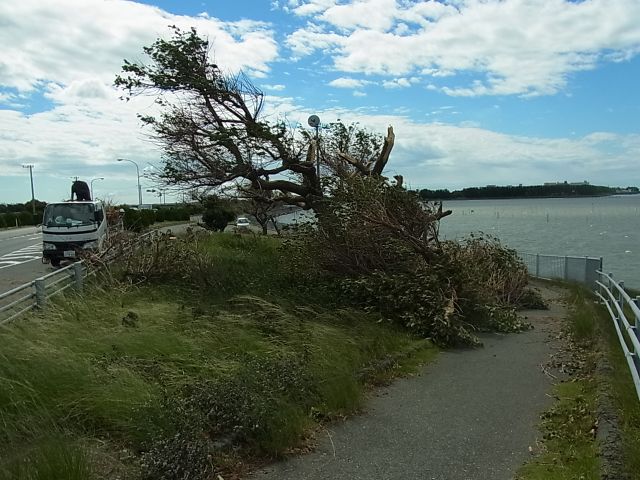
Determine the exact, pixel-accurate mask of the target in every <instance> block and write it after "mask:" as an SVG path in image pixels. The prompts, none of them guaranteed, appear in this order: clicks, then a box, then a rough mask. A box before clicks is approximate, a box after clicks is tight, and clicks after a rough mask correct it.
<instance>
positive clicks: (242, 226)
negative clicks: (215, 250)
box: [236, 217, 251, 232]
mask: <svg viewBox="0 0 640 480" xmlns="http://www.w3.org/2000/svg"><path fill="white" fill-rule="evenodd" d="M250 226H251V223H250V222H249V219H248V218H247V217H238V219H237V220H236V232H248V231H249V227H250Z"/></svg>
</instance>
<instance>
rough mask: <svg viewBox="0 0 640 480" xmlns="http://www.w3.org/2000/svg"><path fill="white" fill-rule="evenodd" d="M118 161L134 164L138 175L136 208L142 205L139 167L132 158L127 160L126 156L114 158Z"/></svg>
mask: <svg viewBox="0 0 640 480" xmlns="http://www.w3.org/2000/svg"><path fill="white" fill-rule="evenodd" d="M116 160H118V161H119V162H130V163H133V164H134V165H135V166H136V175H137V176H138V208H141V207H142V188H141V187H140V168H138V164H137V163H136V162H134V161H133V160H129V159H128V158H118V159H116Z"/></svg>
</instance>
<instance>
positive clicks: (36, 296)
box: [0, 261, 88, 325]
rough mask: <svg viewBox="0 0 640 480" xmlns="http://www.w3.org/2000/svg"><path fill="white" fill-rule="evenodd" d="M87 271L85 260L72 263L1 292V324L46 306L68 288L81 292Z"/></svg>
mask: <svg viewBox="0 0 640 480" xmlns="http://www.w3.org/2000/svg"><path fill="white" fill-rule="evenodd" d="M87 272H88V270H87V268H86V266H85V264H84V262H82V261H80V262H77V263H72V264H71V265H67V266H66V267H64V268H61V269H59V270H56V271H55V272H51V273H49V274H47V275H44V276H42V277H39V278H36V279H35V280H32V281H31V282H29V283H25V284H24V285H20V286H19V287H16V288H14V289H12V290H9V291H8V292H4V293H2V294H0V325H2V324H5V323H7V322H10V321H11V320H13V319H15V318H17V317H19V316H20V315H22V314H23V313H26V312H28V311H29V310H33V309H34V308H44V307H45V306H46V304H47V300H48V299H49V298H50V297H52V296H54V295H57V294H59V293H62V292H64V291H65V290H67V289H68V288H71V287H73V288H74V289H75V290H76V291H77V292H81V291H82V288H83V284H84V278H85V277H86V276H87Z"/></svg>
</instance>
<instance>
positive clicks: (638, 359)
mask: <svg viewBox="0 0 640 480" xmlns="http://www.w3.org/2000/svg"><path fill="white" fill-rule="evenodd" d="M633 303H635V304H636V307H638V308H640V296H638V297H636V298H634V299H633ZM635 317H636V322H635V325H634V326H635V328H634V329H633V334H634V335H635V336H636V338H637V339H638V341H639V342H640V317H638V316H637V315H636V316H635ZM633 363H634V364H635V366H636V371H637V372H638V373H640V351H639V350H638V349H637V348H636V349H635V352H634V355H633Z"/></svg>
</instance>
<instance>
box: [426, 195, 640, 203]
mask: <svg viewBox="0 0 640 480" xmlns="http://www.w3.org/2000/svg"><path fill="white" fill-rule="evenodd" d="M632 196H640V193H607V194H604V195H544V196H526V197H522V196H521V197H482V198H469V197H458V198H429V199H427V200H426V201H429V202H451V201H458V200H464V201H470V200H476V201H477V200H530V199H541V198H601V197H632Z"/></svg>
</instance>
